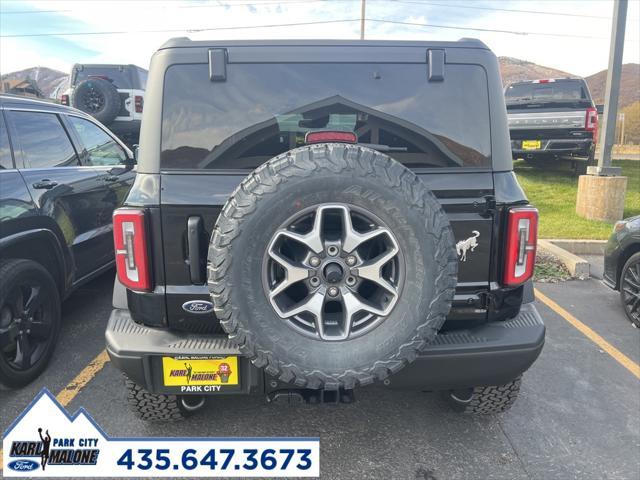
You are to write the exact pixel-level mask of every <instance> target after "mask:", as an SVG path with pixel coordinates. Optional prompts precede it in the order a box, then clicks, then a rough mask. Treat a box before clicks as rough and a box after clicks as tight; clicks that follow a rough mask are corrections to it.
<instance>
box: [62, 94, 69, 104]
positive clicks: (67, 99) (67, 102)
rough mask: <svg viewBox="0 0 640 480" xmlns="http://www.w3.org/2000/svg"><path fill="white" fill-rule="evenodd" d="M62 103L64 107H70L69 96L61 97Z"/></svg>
mask: <svg viewBox="0 0 640 480" xmlns="http://www.w3.org/2000/svg"><path fill="white" fill-rule="evenodd" d="M60 103H61V104H62V105H69V95H62V96H61V97H60Z"/></svg>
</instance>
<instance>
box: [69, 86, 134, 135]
mask: <svg viewBox="0 0 640 480" xmlns="http://www.w3.org/2000/svg"><path fill="white" fill-rule="evenodd" d="M71 103H72V105H73V106H74V107H75V108H77V109H78V110H82V111H83V112H86V113H88V114H89V115H91V116H92V117H93V118H95V119H96V120H98V121H99V122H100V123H103V124H104V125H107V126H108V125H109V124H110V123H111V122H113V121H114V120H115V118H116V117H117V116H118V112H120V107H121V106H122V100H121V99H120V94H119V93H118V89H117V88H116V87H115V86H114V85H113V84H112V83H111V82H110V81H108V80H104V79H102V78H90V79H87V80H83V81H82V82H80V83H79V84H78V85H76V88H75V90H74V92H73V96H72V99H71Z"/></svg>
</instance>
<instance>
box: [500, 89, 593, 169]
mask: <svg viewBox="0 0 640 480" xmlns="http://www.w3.org/2000/svg"><path fill="white" fill-rule="evenodd" d="M505 98H506V103H507V114H508V119H509V133H510V136H511V152H512V154H513V158H514V159H517V158H524V159H525V160H526V161H527V162H530V163H533V164H537V165H541V166H543V165H544V163H541V162H544V161H545V160H546V161H550V162H553V163H557V162H561V161H563V162H567V161H569V162H571V163H572V165H573V168H574V171H575V173H576V174H584V173H586V171H587V166H589V165H595V162H594V155H595V145H596V141H597V138H598V111H597V108H596V105H595V104H594V103H593V100H592V98H591V93H590V92H589V87H588V86H587V82H585V81H584V80H583V79H581V78H555V79H554V78H552V79H543V80H530V81H525V82H516V83H512V84H511V85H509V86H508V87H507V88H506V89H505Z"/></svg>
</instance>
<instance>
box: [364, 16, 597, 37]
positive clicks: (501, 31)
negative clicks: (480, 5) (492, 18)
mask: <svg viewBox="0 0 640 480" xmlns="http://www.w3.org/2000/svg"><path fill="white" fill-rule="evenodd" d="M367 22H379V23H391V24H395V25H410V26H414V27H429V28H444V29H452V30H470V31H474V32H495V33H508V34H511V35H535V36H542V37H567V38H595V39H606V37H594V36H590V35H571V34H569V33H547V32H523V31H516V30H500V29H494V28H480V27H459V26H456V25H438V24H435V23H417V22H401V21H396V20H381V19H375V18H367Z"/></svg>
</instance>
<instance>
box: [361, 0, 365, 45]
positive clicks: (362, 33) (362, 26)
mask: <svg viewBox="0 0 640 480" xmlns="http://www.w3.org/2000/svg"><path fill="white" fill-rule="evenodd" d="M366 1H367V0H362V2H361V3H360V40H364V11H365V6H366Z"/></svg>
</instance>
